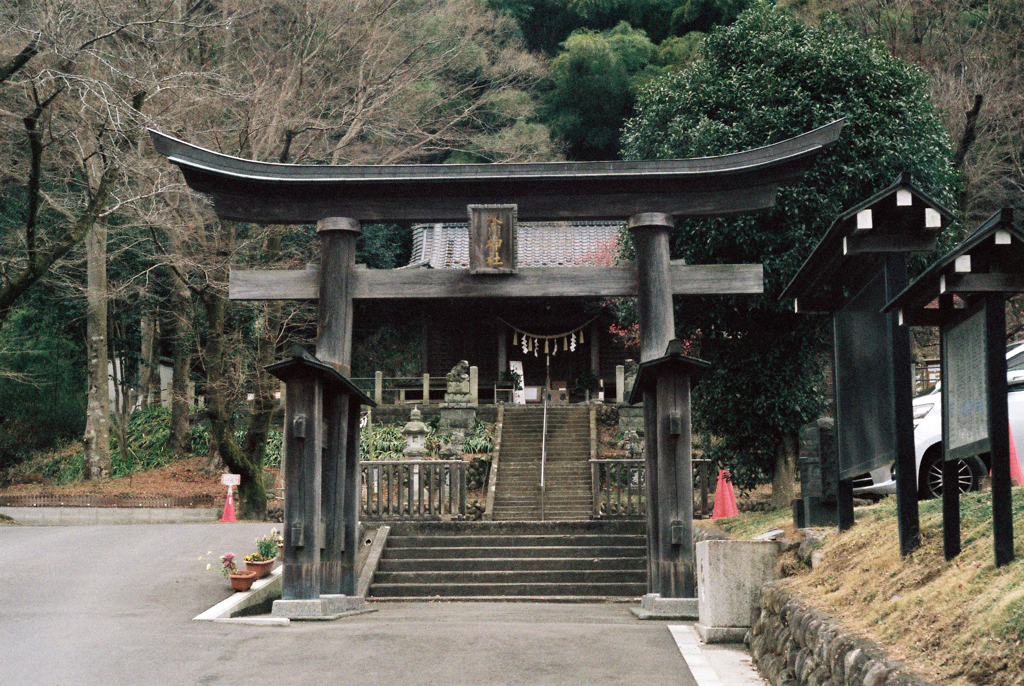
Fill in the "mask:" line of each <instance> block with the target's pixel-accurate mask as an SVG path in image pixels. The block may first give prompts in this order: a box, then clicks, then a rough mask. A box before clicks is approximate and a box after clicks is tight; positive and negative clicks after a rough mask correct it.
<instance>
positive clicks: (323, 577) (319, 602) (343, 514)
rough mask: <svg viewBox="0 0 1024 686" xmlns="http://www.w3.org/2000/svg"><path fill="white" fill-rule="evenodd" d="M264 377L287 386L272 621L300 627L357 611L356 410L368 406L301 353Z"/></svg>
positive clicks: (332, 372) (295, 351)
mask: <svg viewBox="0 0 1024 686" xmlns="http://www.w3.org/2000/svg"><path fill="white" fill-rule="evenodd" d="M267 370H268V371H269V372H270V373H271V374H273V375H274V376H276V377H277V378H279V379H281V380H283V381H284V382H285V385H286V388H285V392H286V397H287V403H286V408H285V450H286V451H287V452H286V454H287V458H288V459H287V460H286V461H285V465H286V467H285V468H286V470H287V473H286V479H287V481H286V482H285V483H286V487H287V489H288V490H287V493H286V495H285V511H284V516H285V522H284V530H285V550H284V570H283V572H282V589H281V600H280V601H277V602H275V604H274V610H273V613H274V614H275V615H277V616H285V617H291V618H295V619H302V618H329V617H334V616H341V615H343V614H347V613H351V612H354V611H362V599H361V598H355V597H354V596H355V581H356V580H355V556H356V550H357V543H356V536H357V533H358V527H359V522H358V519H357V516H358V506H359V502H358V483H359V480H358V465H359V460H358V458H359V455H358V446H359V408H360V405H361V404H366V405H370V406H373V401H371V400H370V399H369V398H368V397H366V395H365V394H364V393H363V392H362V391H360V390H359V389H358V388H357V387H356V386H355V385H353V384H352V382H351V381H350V380H349V379H348V378H347V377H345V376H344V375H343V374H341V373H340V372H338V370H337V369H335V368H334V366H332V365H329V364H326V363H324V362H322V361H320V360H318V359H317V358H316V357H314V356H313V355H311V354H310V353H309V352H307V351H306V350H305V349H303V348H302V347H301V346H293V348H292V353H291V358H290V359H288V360H285V361H283V362H278V363H275V364H273V365H270V367H268V368H267ZM325 482H329V483H330V484H331V485H332V486H333V487H331V488H329V487H327V486H328V484H327V483H325Z"/></svg>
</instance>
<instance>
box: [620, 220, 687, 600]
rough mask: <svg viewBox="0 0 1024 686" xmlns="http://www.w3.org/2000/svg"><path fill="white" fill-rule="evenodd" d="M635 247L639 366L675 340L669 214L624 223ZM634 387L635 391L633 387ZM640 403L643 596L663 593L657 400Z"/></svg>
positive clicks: (652, 393)
mask: <svg viewBox="0 0 1024 686" xmlns="http://www.w3.org/2000/svg"><path fill="white" fill-rule="evenodd" d="M627 226H628V228H629V230H630V232H631V233H632V235H633V242H634V244H635V246H636V272H637V309H638V314H639V320H640V321H639V324H640V347H641V349H640V361H641V362H645V361H648V360H653V359H656V358H657V357H658V356H659V355H661V354H662V351H664V350H665V348H666V346H667V345H668V342H669V341H670V340H672V339H673V338H675V313H674V311H673V309H672V290H671V281H670V278H669V261H670V257H669V240H668V239H669V236H668V234H669V231H670V230H671V229H672V228H674V227H675V220H674V219H673V218H672V216H671V215H667V214H662V213H657V212H650V213H645V214H638V215H636V216H634V217H631V218H630V219H629V223H628V224H627ZM634 387H635V386H634ZM643 401H644V465H645V473H646V476H647V593H648V595H650V594H660V593H661V578H662V576H661V574H660V573H659V571H658V566H659V565H658V561H659V560H660V559H661V558H662V554H661V551H662V544H661V515H660V504H661V496H660V488H659V484H658V478H659V468H658V454H659V453H658V437H657V432H656V431H655V428H654V427H656V426H657V424H658V416H657V399H656V393H655V390H654V389H653V388H652V389H651V390H650V391H648V392H647V394H646V395H645V396H644V397H643Z"/></svg>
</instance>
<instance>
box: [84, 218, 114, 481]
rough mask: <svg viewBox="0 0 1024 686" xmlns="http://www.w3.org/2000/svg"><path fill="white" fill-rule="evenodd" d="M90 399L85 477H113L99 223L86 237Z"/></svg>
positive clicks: (103, 237) (102, 228) (103, 236)
mask: <svg viewBox="0 0 1024 686" xmlns="http://www.w3.org/2000/svg"><path fill="white" fill-rule="evenodd" d="M85 244H86V261H87V270H88V276H87V282H88V286H87V289H86V299H87V301H88V306H87V309H86V355H87V361H86V363H87V369H88V379H89V387H88V399H87V405H86V423H85V436H84V439H85V465H84V469H83V471H82V476H83V478H86V479H100V478H103V477H107V476H110V390H109V382H108V373H107V226H106V224H104V223H103V222H102V221H99V222H96V224H95V225H94V226H93V227H92V231H90V232H89V234H88V236H87V237H86V239H85Z"/></svg>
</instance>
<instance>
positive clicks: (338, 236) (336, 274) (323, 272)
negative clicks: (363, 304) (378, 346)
mask: <svg viewBox="0 0 1024 686" xmlns="http://www.w3.org/2000/svg"><path fill="white" fill-rule="evenodd" d="M316 230H317V233H318V234H320V299H319V300H318V312H317V348H316V356H317V357H318V358H319V359H320V360H322V361H323V362H327V363H328V364H330V365H332V366H333V367H334V368H336V369H337V370H338V371H339V372H341V373H342V374H344V375H345V376H350V375H351V373H352V369H351V359H352V291H353V286H354V284H353V281H352V272H353V271H354V270H355V266H356V240H357V239H358V238H359V234H360V233H362V229H361V228H360V226H359V222H358V221H356V220H355V219H348V218H344V217H330V218H328V219H321V220H320V221H319V222H317V225H316Z"/></svg>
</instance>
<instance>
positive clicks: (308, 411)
mask: <svg viewBox="0 0 1024 686" xmlns="http://www.w3.org/2000/svg"><path fill="white" fill-rule="evenodd" d="M275 376H278V378H280V379H282V380H283V381H284V382H285V394H286V398H287V402H286V404H285V418H284V451H285V454H286V455H287V456H288V458H287V459H286V460H285V476H284V478H285V486H286V488H287V494H286V497H285V501H284V556H283V560H282V566H283V570H282V572H281V584H282V585H281V598H282V599H284V600H315V599H318V598H319V597H320V540H319V539H320V536H319V532H320V518H321V503H320V484H321V460H320V454H321V452H322V449H323V435H322V423H321V422H320V421H318V420H319V417H320V416H321V414H322V413H323V385H322V383H321V380H320V378H319V375H318V374H316V373H315V371H310V370H304V369H301V368H296V369H288V370H285V372H284V374H283V375H279V374H275Z"/></svg>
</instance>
